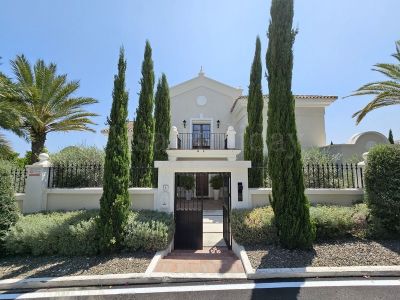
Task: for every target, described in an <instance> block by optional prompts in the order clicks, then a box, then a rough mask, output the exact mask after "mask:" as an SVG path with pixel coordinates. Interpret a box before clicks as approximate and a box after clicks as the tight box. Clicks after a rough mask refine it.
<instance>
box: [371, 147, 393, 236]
mask: <svg viewBox="0 0 400 300" xmlns="http://www.w3.org/2000/svg"><path fill="white" fill-rule="evenodd" d="M365 184H366V192H367V204H368V206H369V208H370V209H371V215H372V218H373V225H374V228H373V230H374V231H375V234H376V235H379V236H382V235H389V236H396V237H399V236H400V145H378V146H375V147H373V148H372V149H371V150H370V151H369V153H368V160H367V168H366V172H365Z"/></svg>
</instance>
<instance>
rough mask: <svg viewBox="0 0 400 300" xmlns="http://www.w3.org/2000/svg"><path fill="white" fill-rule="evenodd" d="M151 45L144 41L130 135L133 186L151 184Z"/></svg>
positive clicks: (152, 71)
mask: <svg viewBox="0 0 400 300" xmlns="http://www.w3.org/2000/svg"><path fill="white" fill-rule="evenodd" d="M151 52H152V50H151V46H150V43H149V41H146V47H145V51H144V60H143V63H142V78H141V79H140V85H141V90H140V94H139V105H138V108H137V109H136V120H135V123H134V126H133V137H132V152H131V154H132V159H131V161H132V164H131V166H132V170H131V172H132V184H133V186H134V187H151V186H152V169H153V144H154V119H153V105H154V98H153V89H154V70H153V60H152V58H151Z"/></svg>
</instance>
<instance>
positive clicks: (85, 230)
mask: <svg viewBox="0 0 400 300" xmlns="http://www.w3.org/2000/svg"><path fill="white" fill-rule="evenodd" d="M98 218H99V217H98V212H97V211H73V212H52V213H37V214H31V215H26V216H23V217H21V218H19V220H18V222H17V223H16V224H15V225H14V226H12V227H11V228H10V230H9V231H8V233H7V234H6V236H5V249H6V251H7V253H8V254H10V255H18V254H33V255H55V254H59V255H68V256H73V255H95V254H97V253H99V252H100V243H99V240H100V236H99V228H98ZM173 232H174V221H173V218H172V216H171V215H169V214H166V213H160V212H153V211H131V212H129V218H128V222H127V225H126V226H125V229H124V234H123V235H124V241H123V245H122V246H123V248H122V249H121V250H130V251H137V250H141V251H157V250H161V249H165V248H166V247H167V246H168V244H169V242H170V241H171V240H172V237H173Z"/></svg>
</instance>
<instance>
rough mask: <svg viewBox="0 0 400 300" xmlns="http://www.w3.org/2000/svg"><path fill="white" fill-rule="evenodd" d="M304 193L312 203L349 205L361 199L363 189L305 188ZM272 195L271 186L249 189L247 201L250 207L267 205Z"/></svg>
mask: <svg viewBox="0 0 400 300" xmlns="http://www.w3.org/2000/svg"><path fill="white" fill-rule="evenodd" d="M306 195H307V197H308V199H309V201H310V202H311V204H312V205H316V204H324V205H342V206H351V205H353V204H354V203H359V202H362V201H363V197H364V190H363V189H306ZM269 196H272V189H271V188H253V189H249V203H251V205H252V207H260V206H265V205H269V201H268V198H269Z"/></svg>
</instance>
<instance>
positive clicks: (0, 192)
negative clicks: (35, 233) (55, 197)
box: [0, 161, 18, 256]
mask: <svg viewBox="0 0 400 300" xmlns="http://www.w3.org/2000/svg"><path fill="white" fill-rule="evenodd" d="M17 211H18V210H17V204H16V202H15V198H14V189H13V188H12V180H11V176H10V168H9V167H8V166H6V164H5V163H3V162H1V161H0V256H2V254H4V248H3V243H4V237H5V235H6V233H7V231H8V230H9V228H10V227H11V226H12V225H13V224H14V223H15V222H16V221H17V219H18V212H17Z"/></svg>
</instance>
